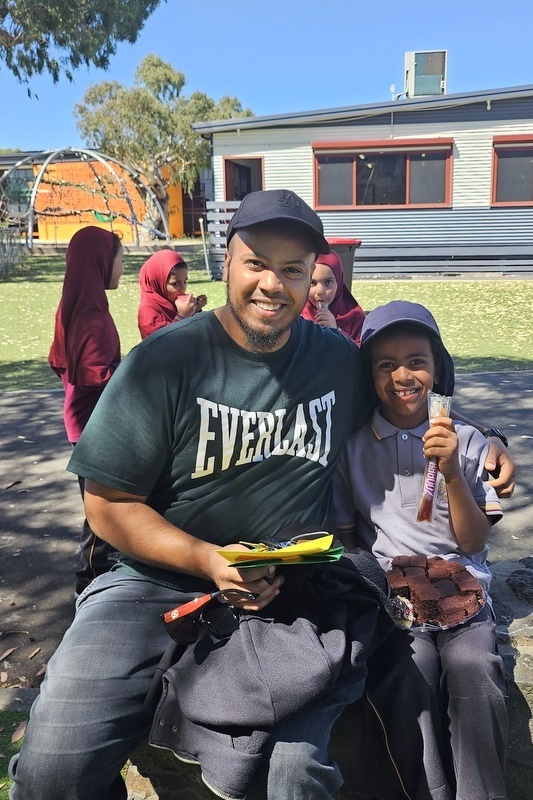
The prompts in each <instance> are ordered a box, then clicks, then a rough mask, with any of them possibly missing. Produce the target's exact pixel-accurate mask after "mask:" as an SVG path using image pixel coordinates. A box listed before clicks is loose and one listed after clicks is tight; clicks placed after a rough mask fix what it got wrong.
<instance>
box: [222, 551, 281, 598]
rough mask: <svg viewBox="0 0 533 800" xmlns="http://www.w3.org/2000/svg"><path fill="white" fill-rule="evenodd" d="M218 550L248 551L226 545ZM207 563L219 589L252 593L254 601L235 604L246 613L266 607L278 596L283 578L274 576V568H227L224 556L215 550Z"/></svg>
mask: <svg viewBox="0 0 533 800" xmlns="http://www.w3.org/2000/svg"><path fill="white" fill-rule="evenodd" d="M217 549H218V550H243V551H244V552H246V551H247V550H248V548H247V547H245V546H244V545H238V544H234V545H227V546H226V547H219V548H217ZM209 561H210V563H209V567H208V569H209V573H210V575H211V580H212V581H213V582H214V583H215V585H216V586H217V587H218V588H219V589H241V590H242V591H246V592H253V594H255V595H256V598H255V600H252V601H247V602H244V603H239V602H237V603H235V605H236V606H237V607H238V608H244V609H246V610H247V611H260V610H261V609H262V608H264V607H265V606H267V605H268V604H269V603H270V601H271V600H273V599H274V597H276V595H278V594H279V590H280V587H281V585H282V583H283V576H281V575H276V570H275V567H272V566H266V565H265V566H264V567H251V568H249V569H247V568H242V569H239V568H237V567H230V566H228V564H229V562H228V560H227V559H226V558H224V556H221V555H219V553H217V552H216V550H215V549H213V550H212V552H211V557H210V560H209Z"/></svg>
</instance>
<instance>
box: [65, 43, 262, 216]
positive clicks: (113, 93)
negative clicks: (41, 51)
mask: <svg viewBox="0 0 533 800" xmlns="http://www.w3.org/2000/svg"><path fill="white" fill-rule="evenodd" d="M184 86H185V75H184V74H183V72H179V71H178V70H175V69H174V68H173V67H172V65H171V64H169V63H167V62H165V61H163V60H162V59H161V58H159V57H158V56H155V55H148V56H146V58H144V59H143V60H142V61H141V63H140V64H139V66H138V68H137V71H136V73H135V80H134V85H133V86H132V87H130V88H127V87H125V86H123V85H122V84H120V83H117V82H116V81H103V82H102V83H99V84H94V85H93V86H91V87H90V88H89V89H88V90H87V92H86V93H85V96H84V98H83V102H82V103H79V104H77V105H76V106H75V107H74V115H75V117H76V119H77V124H78V129H79V131H80V133H81V135H82V136H83V138H84V140H85V141H86V143H87V145H88V146H89V147H91V148H93V149H95V150H100V151H102V152H104V153H106V154H107V155H110V156H114V157H115V158H117V159H118V160H119V161H122V162H123V163H125V164H127V165H128V166H129V167H130V168H132V169H133V170H136V171H138V172H140V173H142V174H144V175H145V176H146V177H147V179H148V182H149V184H150V187H151V188H152V189H153V191H154V192H155V194H156V195H157V197H158V198H159V200H160V201H161V202H162V204H163V206H164V207H165V206H166V203H167V202H168V196H167V188H168V186H169V185H170V184H171V183H175V182H179V183H181V184H182V186H183V188H184V190H185V191H186V192H191V191H192V189H193V187H194V184H195V182H196V179H197V177H198V173H199V170H201V169H203V168H205V167H208V166H209V143H208V141H207V140H206V139H204V138H203V137H201V136H200V135H198V134H196V133H195V132H194V131H193V129H192V127H191V125H192V123H193V122H201V121H207V120H215V119H222V118H226V119H227V118H234V117H244V116H250V114H251V113H252V112H251V111H250V109H248V108H247V109H243V107H242V105H241V103H240V102H239V100H237V98H236V97H222V98H221V99H220V100H219V101H218V103H217V102H215V101H214V100H213V99H211V98H210V97H208V96H207V95H206V94H204V93H203V92H198V91H196V92H193V93H192V94H191V95H190V96H189V97H186V96H184V95H183V94H182V92H183V88H184Z"/></svg>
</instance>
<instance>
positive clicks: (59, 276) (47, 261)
mask: <svg viewBox="0 0 533 800" xmlns="http://www.w3.org/2000/svg"><path fill="white" fill-rule="evenodd" d="M162 249H163V248H162ZM172 249H174V248H172ZM148 258H149V255H148V254H147V253H127V254H126V255H125V256H124V276H125V277H126V278H128V277H130V278H135V279H136V278H137V276H138V274H139V270H140V268H141V267H142V265H143V264H144V262H145V261H146V260H147V259H148ZM184 258H185V260H186V262H187V265H188V267H189V282H190V283H194V282H195V281H196V282H200V281H205V280H206V277H207V275H206V268H205V261H204V255H203V252H202V251H200V250H194V251H191V252H189V251H187V252H185V253H184ZM64 274H65V256H64V255H50V256H29V257H28V258H26V260H25V261H24V263H23V264H19V265H18V266H16V267H14V268H13V271H12V272H11V273H10V274H9V275H8V276H6V277H5V278H4V279H3V283H24V282H25V281H28V280H31V281H32V282H36V283H56V282H59V283H61V282H62V281H63V276H64Z"/></svg>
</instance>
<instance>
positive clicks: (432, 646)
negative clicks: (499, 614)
mask: <svg viewBox="0 0 533 800" xmlns="http://www.w3.org/2000/svg"><path fill="white" fill-rule="evenodd" d="M361 351H362V354H363V356H364V358H365V360H366V363H367V366H368V369H369V371H370V374H371V377H372V381H373V385H374V390H375V395H376V404H377V405H376V408H375V411H374V413H373V416H372V418H371V420H370V421H369V422H368V423H367V424H366V426H365V427H363V428H362V429H361V430H359V431H358V432H357V433H356V434H354V435H353V436H352V437H351V438H350V439H349V440H348V443H347V448H346V452H345V454H344V456H343V458H342V460H341V464H340V467H339V469H338V473H337V476H336V480H335V485H334V506H335V516H336V522H337V526H338V530H339V534H340V536H341V539H343V541H344V543H345V545H347V546H354V545H355V546H360V547H363V548H365V549H367V550H370V551H371V552H372V553H373V554H374V555H375V556H376V557H377V559H378V561H379V562H380V564H381V566H382V568H383V569H384V570H386V571H387V570H389V569H390V566H391V561H392V559H393V558H394V556H397V555H418V554H425V555H427V556H440V557H442V558H445V559H447V560H452V561H456V562H458V563H460V564H463V565H464V566H465V567H466V568H467V569H468V570H469V571H470V572H471V573H472V574H473V575H474V576H475V577H476V578H477V579H478V581H479V582H480V583H481V585H482V586H483V588H484V590H485V592H486V604H485V605H484V607H483V608H482V610H481V611H480V613H478V614H477V615H476V616H474V617H472V618H471V619H470V620H468V621H467V622H465V623H462V624H460V625H456V626H454V627H452V628H446V629H442V630H437V631H430V632H427V631H425V630H423V629H422V628H420V627H418V628H417V626H416V625H414V626H413V627H412V628H411V629H410V630H409V631H406V630H397V631H396V632H395V633H394V634H393V636H392V637H390V638H389V640H388V641H387V643H386V644H385V645H384V647H383V648H381V650H379V651H377V652H376V655H375V656H374V658H373V659H372V662H371V664H370V665H369V679H368V685H367V686H368V697H369V700H370V702H371V704H372V705H373V706H374V708H375V710H376V712H377V713H378V716H380V717H381V722H382V725H383V728H384V730H385V732H386V736H387V739H388V747H389V751H390V753H391V756H392V758H393V760H394V762H395V765H396V768H397V771H398V774H399V776H400V779H401V781H402V782H403V788H404V790H405V791H406V793H407V795H408V796H409V797H411V798H416V799H417V800H421V798H432V800H437V798H438V800H456V799H457V800H474V798H475V800H489V798H490V800H502V799H504V798H506V791H505V785H504V780H503V767H504V756H505V740H506V734H507V708H506V698H507V684H506V680H505V677H504V674H503V664H502V660H501V658H500V656H499V655H498V652H497V646H496V638H495V622H494V618H493V613H492V610H491V604H490V597H489V595H488V589H489V585H490V571H489V569H488V566H487V562H486V558H487V550H488V548H487V541H488V538H489V534H490V529H491V524H492V523H494V522H496V521H497V520H498V519H500V517H501V508H500V504H499V501H498V498H497V496H496V493H495V492H494V490H493V489H492V487H491V486H489V485H488V484H487V483H485V482H484V478H485V477H486V475H485V473H484V470H483V464H484V462H485V456H486V451H487V441H486V439H485V437H484V436H483V435H482V434H481V433H480V432H479V431H477V430H475V429H474V428H472V427H470V426H468V425H464V424H463V423H460V422H452V420H451V419H448V418H445V417H440V418H438V419H436V420H432V424H431V426H430V425H429V420H428V410H427V395H428V392H429V391H430V390H432V391H435V392H437V393H439V394H448V395H449V394H451V392H452V391H453V362H452V361H451V358H450V356H449V354H448V352H447V351H446V349H445V347H444V345H443V343H442V340H441V338H440V333H439V329H438V327H437V324H436V322H435V320H434V318H433V316H432V315H431V314H430V312H429V311H428V310H427V309H426V308H424V307H423V306H420V305H418V304H416V303H408V302H404V301H395V302H392V303H388V304H387V305H385V306H381V307H379V308H377V309H375V310H374V311H372V312H370V313H369V314H368V316H367V318H366V320H365V322H364V325H363V331H362V338H361ZM430 456H433V457H437V458H438V468H439V475H438V478H437V481H438V482H437V487H436V494H437V500H436V507H435V512H434V518H433V521H432V522H424V523H420V522H417V521H416V517H417V508H418V501H419V498H420V494H421V489H422V477H423V473H424V467H425V463H426V459H427V458H428V457H430Z"/></svg>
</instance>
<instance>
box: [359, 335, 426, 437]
mask: <svg viewBox="0 0 533 800" xmlns="http://www.w3.org/2000/svg"><path fill="white" fill-rule="evenodd" d="M371 348H372V350H371V368H372V379H373V381H374V388H375V390H376V393H377V395H378V397H379V400H380V402H381V410H382V414H383V416H384V417H385V419H386V420H388V421H389V422H390V423H392V424H393V425H396V427H398V428H416V427H417V426H418V425H421V424H422V423H423V422H424V420H426V419H427V416H428V409H427V394H428V392H429V391H431V390H432V389H433V385H434V383H435V381H436V380H437V379H438V376H437V375H436V371H435V359H434V356H433V353H432V350H431V343H430V340H429V337H428V336H426V335H425V334H424V333H423V332H421V333H420V334H415V333H413V334H411V333H400V332H398V331H397V332H396V333H393V332H392V331H391V333H390V334H389V335H387V332H386V331H385V332H384V333H383V334H381V335H379V336H378V337H376V340H375V341H374V342H372V343H371Z"/></svg>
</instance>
